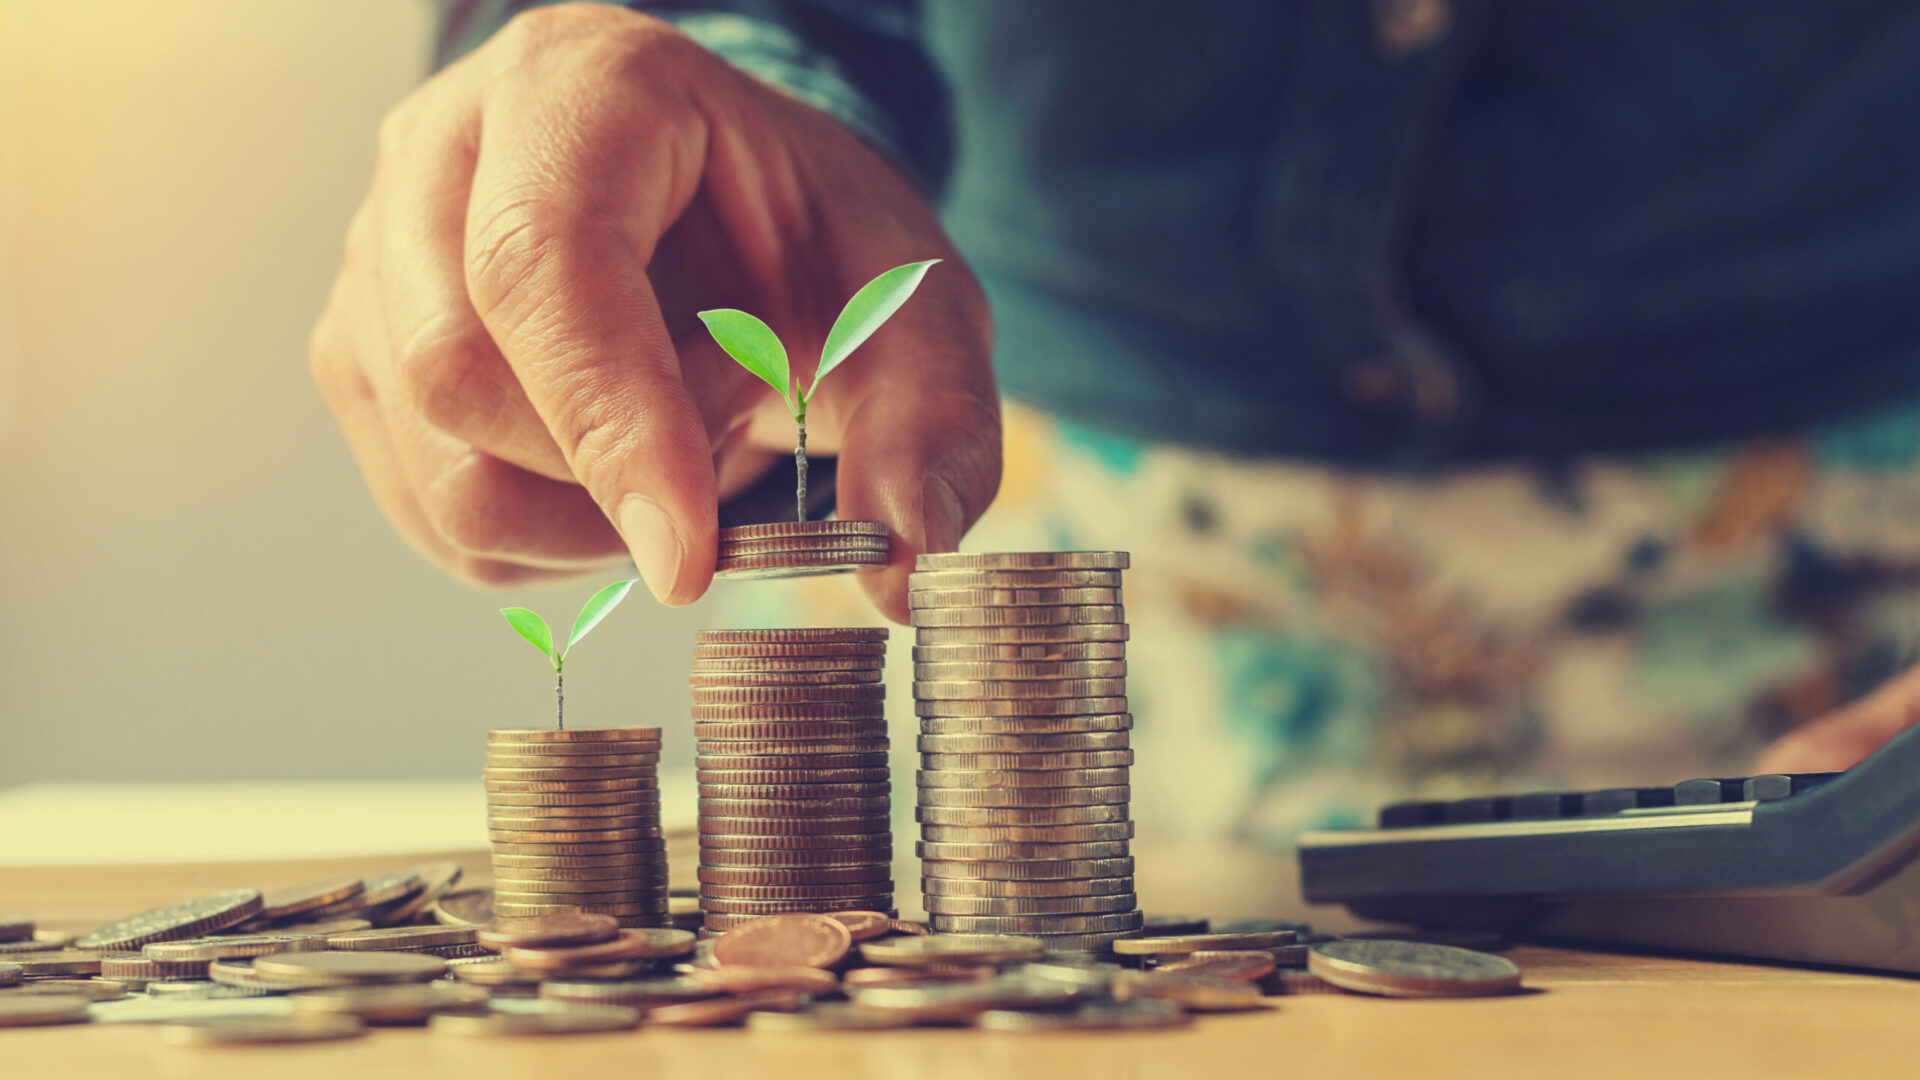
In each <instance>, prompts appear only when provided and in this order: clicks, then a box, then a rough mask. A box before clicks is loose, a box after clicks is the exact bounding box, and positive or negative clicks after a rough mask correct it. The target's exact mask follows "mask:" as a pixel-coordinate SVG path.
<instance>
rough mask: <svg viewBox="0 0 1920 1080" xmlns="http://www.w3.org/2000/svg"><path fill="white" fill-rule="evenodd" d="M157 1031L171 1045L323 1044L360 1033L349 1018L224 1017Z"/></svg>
mask: <svg viewBox="0 0 1920 1080" xmlns="http://www.w3.org/2000/svg"><path fill="white" fill-rule="evenodd" d="M158 1028H159V1032H160V1039H161V1041H162V1042H165V1043H169V1044H171V1045H174V1046H213V1045H230V1044H237V1043H295V1042H324V1041H327V1040H332V1039H351V1038H354V1037H356V1036H358V1035H361V1034H364V1025H362V1024H361V1023H360V1021H359V1020H358V1019H357V1018H355V1017H352V1016H227V1017H220V1018H217V1019H209V1020H174V1021H168V1022H166V1023H162V1024H160V1025H158Z"/></svg>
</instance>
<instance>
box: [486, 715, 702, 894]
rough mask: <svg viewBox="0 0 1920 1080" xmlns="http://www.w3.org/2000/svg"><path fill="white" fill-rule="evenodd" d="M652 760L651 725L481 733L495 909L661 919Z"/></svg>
mask: <svg viewBox="0 0 1920 1080" xmlns="http://www.w3.org/2000/svg"><path fill="white" fill-rule="evenodd" d="M659 762H660V729H659V728H657V727H648V728H637V727H630V728H583V729H570V730H557V729H544V728H528V729H507V730H496V731H490V732H488V733H487V757H486V765H485V769H484V772H483V776H484V778H485V783H486V788H487V828H488V830H489V831H490V835H491V837H492V840H493V889H494V892H493V905H494V910H495V911H496V912H497V913H498V914H500V915H503V916H535V915H549V914H555V913H560V912H576V911H591V912H597V913H599V914H603V915H612V916H614V917H615V918H617V919H619V920H620V922H621V924H622V925H624V926H658V925H660V924H661V923H662V922H664V921H665V919H666V914H667V855H666V846H665V844H666V842H665V840H664V839H663V838H662V836H661V833H660V782H659V780H658V779H657V774H656V770H657V767H658V765H659Z"/></svg>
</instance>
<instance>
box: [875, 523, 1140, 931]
mask: <svg viewBox="0 0 1920 1080" xmlns="http://www.w3.org/2000/svg"><path fill="white" fill-rule="evenodd" d="M916 566H917V572H916V573H914V574H913V576H912V577H911V578H910V579H909V585H908V588H909V592H908V605H909V606H910V607H911V608H912V611H913V625H914V627H915V632H916V635H917V642H918V643H917V645H916V646H915V647H914V650H913V659H914V670H913V674H914V684H913V696H914V709H915V711H916V712H917V713H918V714H919V716H920V732H921V734H920V740H919V749H920V753H921V758H920V761H921V772H920V774H919V783H918V796H919V803H918V808H917V810H916V816H917V817H918V819H919V821H920V829H921V832H920V835H921V840H920V843H919V845H918V852H919V854H920V857H921V860H922V869H921V873H922V875H923V876H922V879H921V885H922V890H923V892H924V894H925V901H926V907H927V911H928V912H929V917H930V922H931V924H932V926H933V928H934V929H935V930H937V931H946V932H960V933H991V934H1023V935H1031V936H1034V937H1038V938H1040V939H1042V940H1043V941H1045V942H1046V943H1047V946H1048V948H1049V949H1050V950H1051V951H1054V952H1060V953H1098V952H1103V951H1105V950H1106V949H1107V948H1108V947H1109V946H1110V945H1111V943H1112V942H1113V941H1114V940H1116V939H1118V938H1123V937H1126V936H1128V935H1131V934H1134V933H1137V932H1138V931H1139V929H1140V927H1141V925H1142V915H1141V912H1140V910H1139V906H1138V903H1137V901H1136V897H1135V895H1134V888H1133V858H1132V856H1131V854H1130V850H1129V849H1130V841H1131V840H1132V837H1133V822H1132V820H1131V819H1130V817H1129V814H1128V800H1129V796H1130V789H1129V786H1128V769H1129V766H1131V765H1132V763H1133V751H1132V750H1131V749H1129V748H1128V732H1129V730H1130V729H1131V728H1132V726H1133V717H1132V715H1131V714H1130V713H1128V711H1127V698H1126V692H1127V690H1126V687H1127V683H1126V670H1127V665H1126V640H1127V623H1126V614H1125V610H1124V609H1123V608H1122V606H1121V602H1120V571H1122V570H1123V569H1125V568H1126V566H1127V555H1126V553H1125V552H1118V551H1061V552H1031V553H1019V552H1010V553H1002V554H982V555H958V554H936V555H922V556H920V557H919V560H918V562H917V564H916Z"/></svg>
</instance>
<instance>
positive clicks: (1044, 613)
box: [908, 604, 1127, 629]
mask: <svg viewBox="0 0 1920 1080" xmlns="http://www.w3.org/2000/svg"><path fill="white" fill-rule="evenodd" d="M1126 621H1127V609H1126V608H1125V607H1123V606H1121V605H1119V604H1047V605H1033V606H1030V607H956V608H914V609H913V610H912V611H911V612H909V617H908V622H909V623H910V624H911V625H912V626H913V627H914V628H915V629H921V628H927V629H933V628H949V627H976V626H984V627H994V628H999V627H1005V626H1086V625H1103V624H1114V623H1125V622H1126Z"/></svg>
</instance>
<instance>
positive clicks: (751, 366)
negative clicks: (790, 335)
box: [700, 308, 792, 407]
mask: <svg viewBox="0 0 1920 1080" xmlns="http://www.w3.org/2000/svg"><path fill="white" fill-rule="evenodd" d="M700 321H701V322H704V323H706V324H707V331H708V332H709V333H711V334H712V335H713V340H715V341H717V342H719V343H720V347H721V348H723V349H725V350H727V355H728V356H731V357H733V358H734V359H735V360H737V361H739V363H740V366H741V367H743V368H746V369H747V370H748V371H751V372H753V373H754V374H755V375H757V376H759V377H760V378H761V379H763V380H764V381H765V382H766V384H767V385H768V386H771V387H773V388H774V390H775V391H777V392H778V393H779V394H780V396H781V397H782V398H785V397H787V395H788V392H789V386H790V384H791V382H792V377H791V376H790V375H788V373H787V348H786V346H784V345H782V344H780V337H779V335H777V334H775V333H774V332H773V328H772V327H771V326H768V325H767V324H766V323H763V322H761V321H760V320H759V319H757V318H755V317H753V316H752V315H749V314H747V313H746V312H744V311H739V310H736V309H734V308H716V309H714V310H712V311H702V312H700ZM789 407H791V406H789Z"/></svg>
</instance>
